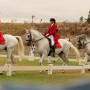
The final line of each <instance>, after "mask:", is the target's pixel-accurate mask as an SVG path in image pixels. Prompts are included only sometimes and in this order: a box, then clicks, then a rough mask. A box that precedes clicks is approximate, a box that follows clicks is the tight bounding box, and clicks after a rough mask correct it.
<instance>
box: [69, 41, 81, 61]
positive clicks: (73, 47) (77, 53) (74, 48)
mask: <svg viewBox="0 0 90 90" xmlns="http://www.w3.org/2000/svg"><path fill="white" fill-rule="evenodd" d="M69 45H70V47H71V49H72V50H73V51H74V52H75V54H76V56H77V59H78V60H79V59H80V54H79V51H78V49H77V48H76V47H75V46H74V45H73V44H72V43H71V42H69Z"/></svg>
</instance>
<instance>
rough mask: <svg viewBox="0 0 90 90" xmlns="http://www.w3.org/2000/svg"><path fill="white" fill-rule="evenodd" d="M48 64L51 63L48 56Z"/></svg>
mask: <svg viewBox="0 0 90 90" xmlns="http://www.w3.org/2000/svg"><path fill="white" fill-rule="evenodd" d="M47 59H48V64H50V63H51V60H50V56H48V58H47Z"/></svg>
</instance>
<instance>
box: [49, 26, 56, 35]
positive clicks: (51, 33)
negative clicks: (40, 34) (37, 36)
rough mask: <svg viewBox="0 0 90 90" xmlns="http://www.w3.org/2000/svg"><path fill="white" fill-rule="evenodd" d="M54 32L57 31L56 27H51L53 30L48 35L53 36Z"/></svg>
mask: <svg viewBox="0 0 90 90" xmlns="http://www.w3.org/2000/svg"><path fill="white" fill-rule="evenodd" d="M56 31H57V25H55V26H54V27H53V30H52V32H50V33H49V35H53V34H54V33H56Z"/></svg>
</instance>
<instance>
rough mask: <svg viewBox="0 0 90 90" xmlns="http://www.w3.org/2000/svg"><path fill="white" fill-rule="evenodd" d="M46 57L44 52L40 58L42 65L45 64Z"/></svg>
mask: <svg viewBox="0 0 90 90" xmlns="http://www.w3.org/2000/svg"><path fill="white" fill-rule="evenodd" d="M45 58H46V55H45V54H43V55H42V57H41V58H40V65H41V66H44V59H45ZM43 72H44V71H40V73H43Z"/></svg>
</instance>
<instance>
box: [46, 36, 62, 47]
mask: <svg viewBox="0 0 90 90" xmlns="http://www.w3.org/2000/svg"><path fill="white" fill-rule="evenodd" d="M47 39H48V42H49V46H50V48H51V39H49V38H47ZM55 48H61V45H60V43H58V42H57V43H55Z"/></svg>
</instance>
